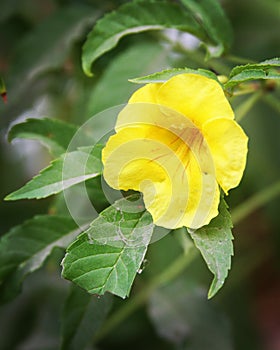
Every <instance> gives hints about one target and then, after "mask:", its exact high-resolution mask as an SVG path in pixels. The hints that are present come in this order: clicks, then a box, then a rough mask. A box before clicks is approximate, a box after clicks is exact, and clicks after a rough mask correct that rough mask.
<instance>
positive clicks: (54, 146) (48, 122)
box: [8, 118, 78, 157]
mask: <svg viewBox="0 0 280 350" xmlns="http://www.w3.org/2000/svg"><path fill="white" fill-rule="evenodd" d="M77 130H78V127H77V126H75V125H72V124H69V123H65V122H63V121H61V120H58V119H49V118H44V119H31V118H30V119H26V120H25V121H24V122H23V123H20V124H16V125H14V126H13V127H12V128H11V130H10V131H9V134H8V140H9V141H12V140H13V139H15V138H22V139H32V140H38V141H40V142H41V143H42V144H43V145H44V146H46V147H47V148H48V149H49V150H50V152H51V153H52V154H53V155H54V156H56V157H58V156H60V155H61V154H62V153H64V152H66V151H67V148H68V145H69V143H70V141H71V139H72V138H73V136H74V135H75V133H76V132H77Z"/></svg>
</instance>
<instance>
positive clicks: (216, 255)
mask: <svg viewBox="0 0 280 350" xmlns="http://www.w3.org/2000/svg"><path fill="white" fill-rule="evenodd" d="M231 228H232V221H231V217H230V214H229V212H228V210H227V204H226V202H225V201H224V199H221V202H220V206H219V215H218V216H217V217H216V218H214V219H213V220H212V221H211V222H210V224H209V225H207V226H204V227H201V228H200V229H198V230H194V231H192V230H188V231H189V233H190V235H191V237H192V239H193V240H194V244H195V245H196V247H197V248H198V249H199V250H200V252H201V254H202V256H203V258H204V260H205V261H206V263H207V265H208V268H209V270H210V271H211V272H212V273H213V274H214V279H213V281H212V284H211V286H210V289H209V292H208V297H209V298H212V297H213V296H214V295H215V294H216V293H217V292H218V290H219V289H220V288H221V287H222V286H223V284H224V281H225V279H226V277H227V275H228V270H229V269H230V266H231V256H232V255H233V244H232V239H233V236H232V233H231Z"/></svg>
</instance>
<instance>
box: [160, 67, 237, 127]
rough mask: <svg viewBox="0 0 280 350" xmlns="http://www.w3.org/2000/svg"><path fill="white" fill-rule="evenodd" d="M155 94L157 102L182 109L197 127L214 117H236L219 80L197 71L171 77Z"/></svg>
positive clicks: (177, 109)
mask: <svg viewBox="0 0 280 350" xmlns="http://www.w3.org/2000/svg"><path fill="white" fill-rule="evenodd" d="M156 96H157V103H158V104H160V105H163V106H168V107H169V108H171V109H174V110H176V111H178V112H180V113H181V114H183V115H185V116H186V117H188V118H190V119H191V120H192V121H193V123H194V124H196V125H197V126H198V127H200V126H201V125H202V124H203V123H205V122H206V121H207V120H211V119H214V118H227V119H233V118H234V114H233V111H232V109H231V106H230V104H229V102H228V101H227V99H226V97H225V95H224V92H223V89H222V88H221V86H220V85H219V83H218V82H216V81H215V80H213V79H210V78H207V77H204V76H201V75H198V74H179V75H176V76H174V77H172V78H171V79H169V80H168V81H167V82H166V83H164V84H163V85H162V86H161V87H160V88H159V89H158V92H157V94H156Z"/></svg>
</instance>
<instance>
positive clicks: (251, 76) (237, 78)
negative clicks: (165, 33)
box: [224, 68, 280, 88]
mask: <svg viewBox="0 0 280 350" xmlns="http://www.w3.org/2000/svg"><path fill="white" fill-rule="evenodd" d="M258 79H276V80H278V79H280V73H278V72H276V71H265V70H262V69H260V68H259V69H245V70H243V71H242V72H241V73H239V74H236V75H234V76H232V78H230V79H229V80H228V81H227V83H226V84H225V85H224V86H225V88H232V87H234V86H235V85H238V84H241V83H244V82H246V81H250V80H258Z"/></svg>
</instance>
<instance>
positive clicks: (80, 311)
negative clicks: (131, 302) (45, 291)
mask: <svg viewBox="0 0 280 350" xmlns="http://www.w3.org/2000/svg"><path fill="white" fill-rule="evenodd" d="M111 306H112V296H111V295H110V294H106V295H104V296H102V297H98V296H96V295H89V294H88V293H86V292H85V291H84V290H83V289H81V288H79V287H77V286H75V285H74V284H73V285H72V286H71V290H70V293H69V295H68V296H67V299H66V301H65V304H64V307H63V313H62V319H61V326H62V329H61V335H62V339H61V345H60V350H76V349H79V350H82V349H84V348H85V347H86V345H87V344H88V343H90V342H91V341H92V338H93V336H94V334H95V332H96V331H97V330H98V329H99V327H100V326H101V325H102V323H103V322H104V320H105V318H106V316H107V314H108V312H109V311H110V309H111Z"/></svg>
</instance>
